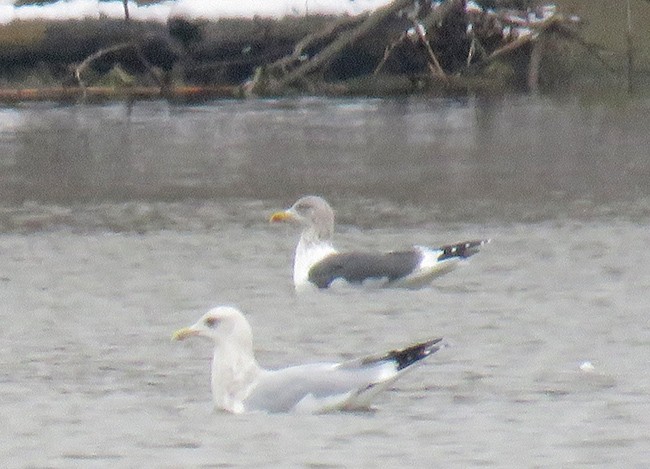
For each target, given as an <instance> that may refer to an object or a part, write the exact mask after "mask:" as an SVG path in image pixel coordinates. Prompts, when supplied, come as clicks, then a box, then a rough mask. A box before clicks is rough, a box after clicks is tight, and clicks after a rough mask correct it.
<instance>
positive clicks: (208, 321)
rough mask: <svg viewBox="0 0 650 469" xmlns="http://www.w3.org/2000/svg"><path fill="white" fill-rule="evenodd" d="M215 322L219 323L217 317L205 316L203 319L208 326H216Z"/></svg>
mask: <svg viewBox="0 0 650 469" xmlns="http://www.w3.org/2000/svg"><path fill="white" fill-rule="evenodd" d="M217 324H219V320H218V319H217V318H206V320H205V325H206V326H208V327H216V326H217Z"/></svg>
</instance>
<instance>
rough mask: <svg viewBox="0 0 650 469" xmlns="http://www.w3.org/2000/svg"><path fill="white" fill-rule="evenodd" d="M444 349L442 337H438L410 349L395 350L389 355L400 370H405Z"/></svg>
mask: <svg viewBox="0 0 650 469" xmlns="http://www.w3.org/2000/svg"><path fill="white" fill-rule="evenodd" d="M443 347H444V344H442V337H438V338H435V339H431V340H427V341H426V342H421V343H419V344H415V345H411V346H410V347H406V348H404V349H401V350H393V351H392V352H390V353H389V358H390V359H392V360H395V362H396V363H397V369H398V370H403V369H404V368H406V367H408V366H411V365H412V364H414V363H416V362H418V361H420V360H422V359H423V358H426V357H428V356H429V355H431V354H433V353H436V352H437V351H438V350H440V349H441V348H443Z"/></svg>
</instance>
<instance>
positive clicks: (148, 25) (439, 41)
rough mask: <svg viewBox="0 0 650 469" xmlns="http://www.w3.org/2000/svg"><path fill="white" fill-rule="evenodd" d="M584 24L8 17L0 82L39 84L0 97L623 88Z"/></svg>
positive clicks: (485, 15) (463, 16) (418, 17)
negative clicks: (10, 19)
mask: <svg viewBox="0 0 650 469" xmlns="http://www.w3.org/2000/svg"><path fill="white" fill-rule="evenodd" d="M580 27H581V26H580V19H579V18H578V17H576V16H568V15H565V14H563V13H561V12H559V11H556V9H555V8H554V7H553V6H552V5H551V6H549V7H545V9H539V10H535V13H534V14H533V13H531V12H529V11H523V10H522V11H512V10H504V11H503V12H500V11H499V10H497V11H496V12H495V11H494V10H488V9H486V10H481V9H476V8H470V7H469V6H468V4H466V2H465V1H464V0H448V1H446V2H444V3H442V4H440V5H438V6H436V7H432V6H430V5H429V6H417V3H416V2H413V1H412V0H395V1H394V2H393V3H391V4H389V5H388V6H386V7H383V8H379V9H377V10H375V11H374V12H370V13H366V14H362V15H357V16H342V17H332V16H320V15H313V16H304V17H285V18H283V19H281V20H274V19H262V18H253V19H251V20H245V19H228V20H226V19H222V20H219V21H199V20H186V19H181V18H172V19H170V20H169V21H168V22H167V23H166V24H161V23H155V22H138V21H133V20H131V21H123V20H114V19H100V20H80V21H64V22H51V21H50V22H47V21H32V22H13V23H11V24H9V25H6V26H3V27H1V28H0V66H1V72H0V83H1V84H2V85H3V88H5V89H10V90H11V89H33V88H37V89H40V90H41V91H40V92H32V93H31V94H30V93H29V92H27V93H25V92H22V93H21V94H16V93H15V92H13V93H12V92H11V91H9V92H5V93H4V95H0V99H1V100H2V101H4V102H16V101H23V100H30V99H31V100H43V99H53V100H56V99H63V100H65V99H75V100H76V99H82V98H83V99H107V98H111V97H115V98H122V97H125V96H126V97H128V98H133V99H144V98H147V97H160V96H166V97H171V98H174V97H180V98H181V99H185V98H187V97H188V96H189V97H190V98H192V97H193V95H194V94H196V95H197V96H198V98H203V97H204V95H207V96H209V97H215V96H216V97H219V96H233V97H239V96H248V95H257V96H269V95H272V96H277V95H286V94H294V93H308V94H319V95H379V96H383V95H391V94H410V93H423V92H424V93H439V94H448V93H466V92H477V91H478V92H481V91H484V92H507V91H532V92H537V91H542V92H546V91H549V92H550V91H570V90H572V89H574V88H575V87H578V86H580V85H581V84H582V85H584V84H590V85H592V86H593V85H594V84H595V83H597V84H598V86H607V87H611V86H612V85H615V86H622V87H624V85H625V79H624V77H623V75H621V73H619V71H617V70H615V67H612V66H610V65H609V64H608V63H607V62H606V61H605V60H604V58H603V57H602V56H601V54H600V52H599V51H598V49H597V48H596V47H594V46H592V45H591V44H590V43H588V42H586V41H584V40H583V39H582V38H581V36H580ZM587 75H588V77H587ZM184 87H185V88H184ZM186 87H198V88H199V89H202V90H208V91H207V92H202V91H197V90H196V89H195V90H194V91H193V92H188V91H187V88H186ZM224 87H225V88H224ZM215 88H218V89H219V92H218V93H215V92H214V89H215ZM43 89H47V91H42V90H43ZM183 89H184V90H185V91H179V90H183ZM80 90H81V91H80ZM143 90H145V91H143ZM113 93H114V95H115V96H112V94H113Z"/></svg>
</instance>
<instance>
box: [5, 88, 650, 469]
mask: <svg viewBox="0 0 650 469" xmlns="http://www.w3.org/2000/svg"><path fill="white" fill-rule="evenodd" d="M649 107H650V105H648V103H643V102H632V103H628V104H626V105H624V106H621V107H609V106H601V105H591V106H585V105H581V104H580V103H576V102H565V103H558V102H551V101H542V100H528V99H510V100H499V101H481V100H473V99H472V100H462V101H458V100H431V101H412V100H386V101H382V100H343V101H330V100H313V99H312V100H283V101H250V102H220V103H214V104H209V105H203V106H178V105H170V104H168V103H164V102H154V103H138V104H134V105H132V106H130V107H129V106H126V105H121V104H120V105H107V106H83V105H79V106H52V105H30V106H26V107H19V108H6V109H2V110H0V115H1V117H2V119H0V122H2V124H0V149H1V151H0V183H1V184H0V195H1V197H2V199H1V202H2V204H1V206H0V230H1V232H2V234H0V258H1V259H2V265H1V266H0V318H1V319H2V328H1V329H0V339H1V340H0V350H1V351H2V354H1V357H2V358H1V361H0V402H2V404H0V414H1V415H2V417H3V426H2V428H1V429H0V441H2V444H1V445H0V460H2V462H3V466H5V467H71V466H83V467H87V466H91V467H136V466H137V467H143V466H148V467H215V466H216V467H245V466H257V467H259V466H260V465H274V466H279V465H285V466H317V467H351V466H359V467H377V466H378V465H383V466H388V467H398V466H399V467H405V466H413V467H432V466H433V465H443V466H445V467H476V466H481V467H531V466H542V467H562V466H571V467H603V466H604V467H614V466H616V467H638V468H641V467H647V463H648V461H650V443H649V442H650V430H649V429H650V399H649V398H648V389H649V387H650V377H649V375H648V371H647V363H648V356H649V352H650V330H649V326H648V321H647V304H648V302H647V299H646V298H647V295H646V294H645V292H646V291H647V290H648V287H649V286H650V285H649V283H650V275H649V273H650V267H648V266H650V259H649V255H648V254H647V252H648V250H647V246H648V244H650V234H649V231H648V191H649V189H648V188H649V187H650V185H649V184H648V182H649V181H648V175H649V174H650V173H649V169H650V163H649V162H648V161H649V160H648V154H647V148H649V145H648V144H649V143H650V142H649V141H648V140H650V137H649V135H648V133H647V131H646V129H647V128H648V118H647V116H648V115H650V114H648V111H649V110H650V109H648V108H649ZM314 192H316V193H321V194H323V195H325V196H326V197H327V198H328V199H330V200H331V202H332V203H333V205H334V206H335V208H336V210H337V215H338V217H339V220H340V225H339V227H338V229H337V243H338V245H340V246H341V247H353V246H354V247H358V246H363V247H366V248H368V249H375V248H376V249H391V248H395V247H403V246H408V245H411V244H432V245H436V244H442V243H445V242H450V241H457V240H461V239H466V238H477V237H490V238H492V239H493V242H492V243H491V244H490V245H488V246H486V247H485V248H484V249H483V251H482V252H481V253H480V254H479V255H477V256H475V257H473V258H472V259H471V261H470V262H468V263H467V265H465V266H463V267H462V268H461V269H458V270H457V271H455V272H453V273H451V274H449V275H448V276H446V277H444V278H442V279H440V280H439V281H437V282H436V284H435V286H434V287H433V288H430V289H426V290H422V291H417V292H409V291H396V290H377V291H371V292H356V291H340V292H332V293H317V294H313V295H307V296H301V297H296V296H295V295H294V294H293V291H292V286H291V272H290V262H291V253H292V250H293V247H294V244H295V242H296V237H297V233H295V232H294V231H293V230H291V229H288V228H283V227H277V226H270V225H269V224H268V222H267V218H268V215H269V214H270V213H271V212H272V211H273V210H276V209H279V208H283V207H285V206H287V205H288V204H290V203H291V202H292V201H293V199H294V198H296V197H297V196H298V195H300V194H303V193H314ZM222 303H229V304H236V305H238V306H240V307H241V308H242V309H243V310H244V311H245V312H246V313H247V315H248V317H249V319H250V321H251V323H252V326H253V331H254V334H255V343H256V350H257V351H258V358H259V360H260V362H261V363H262V364H263V365H265V366H270V367H273V366H282V365H285V364H291V363H299V362H305V361H317V360H330V359H341V358H349V357H353V356H357V355H360V354H365V353H373V352H376V351H380V350H383V349H389V348H392V347H399V346H403V345H405V344H407V343H409V342H411V341H414V340H418V339H424V338H427V337H429V336H438V335H442V336H444V337H445V339H446V341H447V342H448V344H449V345H450V347H448V348H446V349H444V350H443V351H441V352H439V353H437V354H436V355H434V356H432V357H431V358H430V359H429V360H427V361H426V362H425V364H424V365H423V366H422V367H420V368H419V369H416V370H414V371H413V373H411V374H409V375H407V376H405V377H404V379H403V380H401V381H399V382H397V383H396V385H395V387H394V389H392V390H391V391H390V392H387V393H386V394H384V395H383V396H381V398H379V399H378V400H377V402H376V406H375V410H374V411H372V412H362V413H340V414H333V415H323V416H303V415H266V414H251V415H244V416H232V415H224V414H220V413H215V412H213V411H212V408H211V403H210V395H209V356H210V350H209V346H208V344H207V343H204V342H202V341H199V340H197V341H194V342H192V341H188V342H184V343H172V342H171V341H170V335H171V333H172V332H173V331H174V330H175V329H177V328H178V327H181V326H185V325H189V324H190V323H193V322H194V321H195V320H196V319H197V318H198V317H199V316H200V315H201V314H202V313H203V312H205V311H206V310H207V309H208V308H209V307H211V306H213V305H215V304H222ZM585 362H590V363H591V364H592V365H593V367H594V370H593V371H582V370H581V368H580V366H581V365H582V364H584V363H585Z"/></svg>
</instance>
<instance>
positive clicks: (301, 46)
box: [267, 14, 368, 73]
mask: <svg viewBox="0 0 650 469" xmlns="http://www.w3.org/2000/svg"><path fill="white" fill-rule="evenodd" d="M367 16H368V15H367V14H363V15H358V16H346V17H343V18H341V19H339V20H338V21H334V22H333V23H331V24H330V25H328V26H327V28H325V29H323V30H321V31H318V32H316V33H313V34H309V35H307V36H305V37H304V38H302V39H301V40H300V41H298V42H297V43H296V45H295V46H294V48H293V52H292V53H291V55H287V56H285V57H282V58H281V59H279V60H276V61H275V62H273V63H272V64H270V65H269V66H268V67H267V69H268V71H269V72H270V73H274V72H275V71H278V72H279V73H287V70H288V68H289V67H290V66H292V65H294V64H296V63H300V62H302V61H304V54H305V51H306V50H307V49H309V48H310V47H313V46H314V45H316V44H318V43H319V42H325V41H329V40H331V39H332V38H333V37H335V36H337V35H339V34H341V33H342V32H343V31H346V30H349V29H351V28H354V27H356V26H358V25H359V24H360V23H362V22H363V21H365V19H366V18H367Z"/></svg>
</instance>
